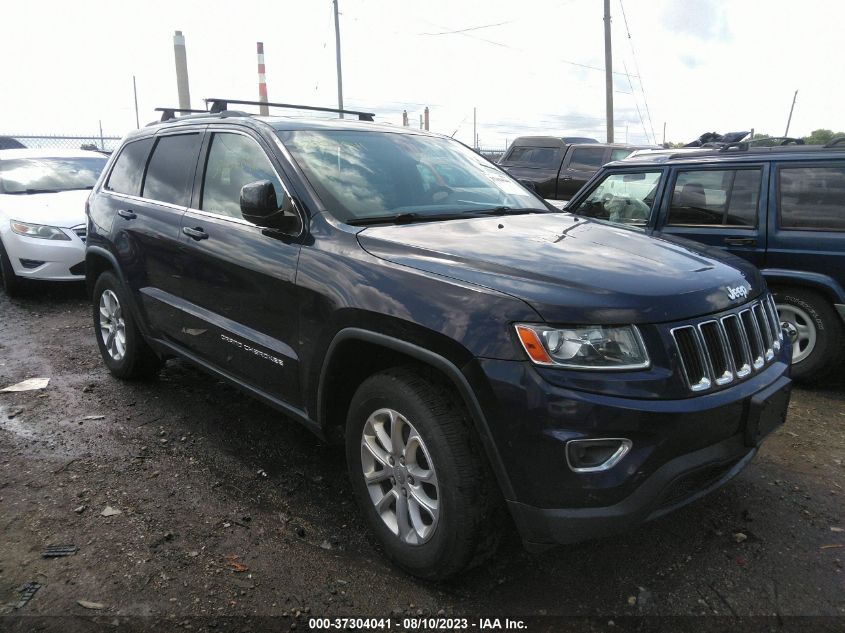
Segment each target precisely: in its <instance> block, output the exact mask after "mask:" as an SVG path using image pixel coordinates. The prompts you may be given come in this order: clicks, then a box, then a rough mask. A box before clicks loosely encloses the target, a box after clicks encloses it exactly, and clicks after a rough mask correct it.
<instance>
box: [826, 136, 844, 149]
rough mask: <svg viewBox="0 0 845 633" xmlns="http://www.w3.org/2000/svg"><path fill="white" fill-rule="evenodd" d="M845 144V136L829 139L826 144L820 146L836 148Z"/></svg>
mask: <svg viewBox="0 0 845 633" xmlns="http://www.w3.org/2000/svg"><path fill="white" fill-rule="evenodd" d="M842 144H845V136H837V137H835V138H832V139H830V140H829V141H828V142H827V143H825V144H824V145H822V147H836V146H837V145H842Z"/></svg>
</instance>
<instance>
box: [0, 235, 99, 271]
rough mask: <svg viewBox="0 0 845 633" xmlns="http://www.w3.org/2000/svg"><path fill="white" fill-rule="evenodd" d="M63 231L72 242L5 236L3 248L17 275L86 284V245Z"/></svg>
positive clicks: (77, 237)
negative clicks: (84, 281)
mask: <svg viewBox="0 0 845 633" xmlns="http://www.w3.org/2000/svg"><path fill="white" fill-rule="evenodd" d="M62 230H63V231H64V233H65V234H66V235H67V236H68V237H69V238H70V239H69V240H68V241H58V240H43V239H39V238H34V237H27V236H25V235H18V234H17V233H13V232H12V231H6V232H4V233H3V246H4V247H5V249H6V253H7V254H8V256H9V261H10V262H11V263H12V268H13V269H14V271H15V275H17V276H18V277H22V278H24V279H37V280H42V281H80V280H84V279H85V266H84V262H85V242H83V241H82V239H81V238H80V237H79V236H78V235H76V233H74V232H73V231H72V230H71V229H62ZM21 260H24V262H23V263H22V262H21ZM24 263H26V264H27V265H24ZM36 264H37V265H36Z"/></svg>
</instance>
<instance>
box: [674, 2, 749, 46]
mask: <svg viewBox="0 0 845 633" xmlns="http://www.w3.org/2000/svg"><path fill="white" fill-rule="evenodd" d="M665 7H666V8H665V10H664V13H663V25H664V26H665V27H666V29H667V30H668V31H671V32H674V33H678V34H687V35H692V36H694V37H697V38H699V39H701V40H722V41H728V40H731V39H732V37H733V36H732V34H731V29H730V26H731V25H730V23H729V21H728V17H727V10H726V8H725V5H724V0H684V1H683V2H677V1H676V0H670V1H669V2H668V3H667V4H666V5H665Z"/></svg>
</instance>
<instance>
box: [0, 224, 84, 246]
mask: <svg viewBox="0 0 845 633" xmlns="http://www.w3.org/2000/svg"><path fill="white" fill-rule="evenodd" d="M10 224H11V226H12V230H13V231H14V232H15V233H17V234H18V235H26V236H27V237H38V238H41V239H43V240H67V241H68V242H69V241H70V238H69V237H68V236H67V235H66V234H65V232H64V231H62V230H61V229H60V228H58V227H55V226H45V225H43V224H27V223H26V222H18V221H17V220H12V221H11V223H10Z"/></svg>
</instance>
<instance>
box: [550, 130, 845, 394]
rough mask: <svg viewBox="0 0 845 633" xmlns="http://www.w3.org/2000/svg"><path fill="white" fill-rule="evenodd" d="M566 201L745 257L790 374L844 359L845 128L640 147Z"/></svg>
mask: <svg viewBox="0 0 845 633" xmlns="http://www.w3.org/2000/svg"><path fill="white" fill-rule="evenodd" d="M566 210H567V211H570V212H571V213H574V214H577V215H578V216H581V217H588V218H596V219H600V220H608V221H611V222H614V223H617V224H624V225H627V226H629V227H633V228H635V229H638V230H642V231H643V232H645V233H647V234H649V235H654V236H664V237H669V236H671V237H673V238H685V239H690V240H695V241H696V242H701V243H703V244H706V245H709V246H713V247H720V248H724V249H727V250H728V251H730V252H732V253H734V254H735V255H738V256H739V257H742V258H743V259H745V260H747V261H749V262H751V263H753V264H754V265H755V266H757V267H758V268H759V269H760V270H761V271H762V273H763V276H764V277H765V279H766V282H767V283H768V285H769V287H770V288H771V290H772V292H773V293H774V296H775V303H776V304H777V309H778V313H779V319H780V321H781V323H782V324H783V326H784V328H785V329H786V331H787V332H788V334H789V337H790V339H791V340H792V342H793V351H792V354H793V357H792V363H793V365H792V376H793V377H794V378H795V379H796V380H805V381H807V380H812V379H814V378H817V377H819V376H822V375H824V374H825V373H827V372H828V371H830V370H831V369H832V368H834V367H836V366H837V364H838V363H839V362H840V361H841V360H842V353H843V346H844V345H845V334H843V319H845V138H840V139H834V141H831V142H830V143H828V144H827V145H825V146H812V145H790V146H783V147H749V146H748V145H747V144H743V143H738V144H734V145H730V146H725V147H723V148H722V149H717V150H680V151H678V150H666V151H657V152H641V153H638V155H634V156H632V157H630V158H628V159H626V160H623V161H618V162H615V163H611V164H608V165H606V166H605V167H604V168H603V169H602V170H601V171H600V172H598V173H597V174H596V176H595V177H594V178H593V179H592V180H591V181H590V182H589V183H587V185H585V186H584V188H583V189H582V190H581V191H580V192H579V193H578V194H577V195H576V196H574V197H573V198H572V201H571V202H570V204H569V205H568V206H567V207H566Z"/></svg>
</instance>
